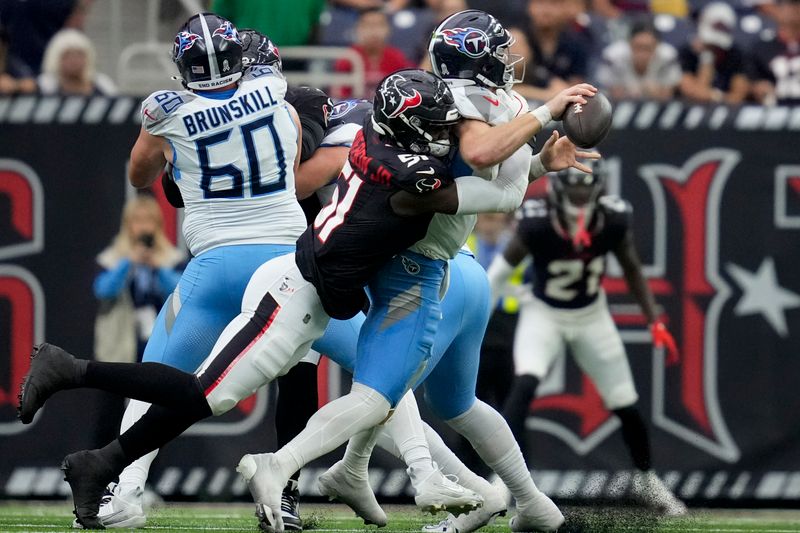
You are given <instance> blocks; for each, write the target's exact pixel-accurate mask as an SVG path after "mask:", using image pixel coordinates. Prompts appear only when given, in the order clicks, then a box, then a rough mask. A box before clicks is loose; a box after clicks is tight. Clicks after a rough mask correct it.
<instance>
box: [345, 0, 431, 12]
mask: <svg viewBox="0 0 800 533" xmlns="http://www.w3.org/2000/svg"><path fill="white" fill-rule="evenodd" d="M331 3H332V4H333V5H335V6H340V7H349V8H351V9H355V10H358V11H368V10H371V9H383V10H385V11H386V12H387V13H395V12H397V11H400V10H401V9H407V8H409V7H427V4H428V3H430V2H425V1H424V0H333V1H332V2H331Z"/></svg>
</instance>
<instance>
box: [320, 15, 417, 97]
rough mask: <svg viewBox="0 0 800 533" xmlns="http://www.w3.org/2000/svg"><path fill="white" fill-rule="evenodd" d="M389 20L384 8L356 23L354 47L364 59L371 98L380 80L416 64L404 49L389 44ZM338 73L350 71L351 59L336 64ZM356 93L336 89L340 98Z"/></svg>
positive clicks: (368, 95)
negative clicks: (404, 52) (410, 59)
mask: <svg viewBox="0 0 800 533" xmlns="http://www.w3.org/2000/svg"><path fill="white" fill-rule="evenodd" d="M389 32H390V27H389V19H388V18H387V16H386V13H385V12H383V11H382V10H380V9H369V10H367V11H364V12H363V13H361V16H360V17H359V18H358V24H357V25H356V42H355V44H353V46H352V48H353V50H355V51H356V52H357V53H358V55H360V56H361V58H362V60H363V61H364V92H363V94H364V95H365V97H366V98H370V97H371V95H372V93H374V92H375V89H376V88H377V87H378V83H380V81H381V80H382V79H383V78H384V77H386V76H387V75H389V74H391V73H392V72H394V71H396V70H400V69H404V68H412V67H414V64H413V63H411V61H409V60H408V59H407V58H406V56H405V55H403V52H401V51H400V50H398V49H397V48H394V47H393V46H389V44H388V43H387V41H388V39H389ZM334 68H335V70H337V71H338V72H349V71H350V70H351V69H352V65H351V64H350V61H349V60H347V59H341V60H339V61H337V62H336V64H335V65H334ZM351 95H352V91H351V90H350V89H349V88H334V89H333V90H332V95H331V96H335V97H338V98H347V97H349V96H351Z"/></svg>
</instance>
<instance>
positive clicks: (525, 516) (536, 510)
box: [508, 492, 564, 531]
mask: <svg viewBox="0 0 800 533" xmlns="http://www.w3.org/2000/svg"><path fill="white" fill-rule="evenodd" d="M563 523H564V515H563V514H561V511H560V510H559V509H558V507H557V506H556V504H555V503H553V500H551V499H550V498H548V497H547V495H546V494H545V493H543V492H539V493H538V494H537V495H536V496H535V497H534V499H533V500H532V501H530V502H527V503H526V505H525V506H524V507H522V506H520V504H519V503H517V515H516V516H514V517H512V518H511V520H510V521H509V523H508V526H509V527H510V528H511V531H556V530H558V528H559V527H561V525H562V524H563Z"/></svg>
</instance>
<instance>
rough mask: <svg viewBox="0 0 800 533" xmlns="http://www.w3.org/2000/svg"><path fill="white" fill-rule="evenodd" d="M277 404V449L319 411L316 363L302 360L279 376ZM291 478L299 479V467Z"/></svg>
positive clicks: (295, 434) (297, 432) (298, 431)
mask: <svg viewBox="0 0 800 533" xmlns="http://www.w3.org/2000/svg"><path fill="white" fill-rule="evenodd" d="M276 381H277V382H278V403H277V405H276V406H275V431H276V432H277V436H278V448H281V447H283V445H284V444H286V443H287V442H289V441H290V440H292V439H293V438H295V437H296V436H297V435H298V434H299V433H300V432H301V431H303V428H304V427H306V422H308V419H309V418H311V416H312V415H313V414H314V413H316V412H317V408H318V407H319V399H318V397H317V365H315V364H312V363H305V362H302V361H301V362H300V363H299V364H297V365H296V366H295V367H294V368H292V369H291V370H290V371H289V373H288V374H285V375H283V376H279V377H278V378H277V379H276ZM289 479H293V480H295V481H299V479H300V471H299V470H298V471H297V472H295V473H294V474H292V475H291V476H290V478H289Z"/></svg>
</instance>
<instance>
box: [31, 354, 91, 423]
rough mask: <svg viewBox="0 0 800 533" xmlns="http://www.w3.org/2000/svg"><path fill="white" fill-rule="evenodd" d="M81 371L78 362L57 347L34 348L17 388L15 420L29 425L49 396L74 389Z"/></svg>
mask: <svg viewBox="0 0 800 533" xmlns="http://www.w3.org/2000/svg"><path fill="white" fill-rule="evenodd" d="M81 371H82V370H81V367H80V365H79V363H78V359H75V357H73V356H72V355H71V354H69V353H68V352H66V351H65V350H62V349H61V348H59V347H58V346H53V345H52V344H47V343H42V344H39V345H37V346H34V348H33V352H32V353H31V368H30V370H28V374H27V375H26V376H25V379H24V380H23V381H22V385H21V386H20V391H19V397H18V399H19V405H18V406H17V417H18V418H19V419H20V420H21V421H22V423H23V424H30V423H31V422H32V421H33V417H34V416H35V415H36V413H37V411H39V409H41V408H42V406H43V405H44V403H45V402H46V401H47V399H48V398H50V396H52V395H53V394H55V393H56V392H58V391H60V390H64V389H71V388H74V387H76V386H78V383H79V376H80V374H81Z"/></svg>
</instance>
